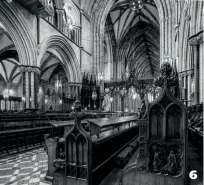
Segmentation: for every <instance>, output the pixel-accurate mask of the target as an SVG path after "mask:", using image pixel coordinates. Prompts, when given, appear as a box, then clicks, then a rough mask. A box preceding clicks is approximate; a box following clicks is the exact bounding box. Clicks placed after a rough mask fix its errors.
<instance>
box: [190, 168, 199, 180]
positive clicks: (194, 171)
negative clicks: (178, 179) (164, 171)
mask: <svg viewBox="0 0 204 185" xmlns="http://www.w3.org/2000/svg"><path fill="white" fill-rule="evenodd" d="M189 177H190V178H191V179H193V180H194V179H197V178H198V175H197V171H196V170H193V171H191V172H190V173H189Z"/></svg>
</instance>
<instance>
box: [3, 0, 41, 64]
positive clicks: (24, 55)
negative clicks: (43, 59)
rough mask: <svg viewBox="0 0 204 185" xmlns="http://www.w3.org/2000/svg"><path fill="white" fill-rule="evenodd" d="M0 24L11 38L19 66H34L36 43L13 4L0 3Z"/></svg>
mask: <svg viewBox="0 0 204 185" xmlns="http://www.w3.org/2000/svg"><path fill="white" fill-rule="evenodd" d="M0 9H1V11H0V23H2V26H3V27H4V28H5V30H6V31H7V32H8V35H9V36H10V37H11V39H12V41H13V43H14V45H15V47H16V50H17V52H18V56H19V62H20V64H21V65H31V66H35V65H36V58H37V57H36V54H37V53H36V50H35V49H34V48H36V42H35V40H34V37H33V35H32V34H31V31H30V30H29V29H28V25H27V23H26V21H25V19H24V17H23V16H22V14H21V13H20V12H19V9H18V8H17V6H16V4H15V3H10V4H9V3H7V2H3V1H1V2H0Z"/></svg>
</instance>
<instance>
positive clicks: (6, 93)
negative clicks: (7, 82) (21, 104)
mask: <svg viewBox="0 0 204 185" xmlns="http://www.w3.org/2000/svg"><path fill="white" fill-rule="evenodd" d="M3 97H4V99H8V98H9V89H4V92H3Z"/></svg>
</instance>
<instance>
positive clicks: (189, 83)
mask: <svg viewBox="0 0 204 185" xmlns="http://www.w3.org/2000/svg"><path fill="white" fill-rule="evenodd" d="M191 76H192V71H188V73H187V80H188V83H187V84H188V87H187V91H188V92H187V100H188V106H190V105H191V103H192V102H191Z"/></svg>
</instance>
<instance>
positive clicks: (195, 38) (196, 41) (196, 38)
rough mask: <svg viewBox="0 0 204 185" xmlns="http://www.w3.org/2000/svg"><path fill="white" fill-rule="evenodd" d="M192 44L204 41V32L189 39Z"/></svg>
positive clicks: (195, 44)
mask: <svg viewBox="0 0 204 185" xmlns="http://www.w3.org/2000/svg"><path fill="white" fill-rule="evenodd" d="M188 42H189V44H190V46H197V45H200V44H201V43H202V42H203V33H201V34H199V35H197V36H195V37H192V38H190V39H189V40H188Z"/></svg>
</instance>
